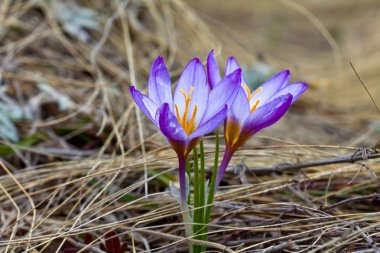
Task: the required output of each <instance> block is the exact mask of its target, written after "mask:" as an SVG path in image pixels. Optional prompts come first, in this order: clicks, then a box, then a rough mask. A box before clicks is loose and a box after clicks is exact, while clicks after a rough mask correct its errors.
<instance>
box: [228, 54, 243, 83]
mask: <svg viewBox="0 0 380 253" xmlns="http://www.w3.org/2000/svg"><path fill="white" fill-rule="evenodd" d="M237 69H241V67H240V65H239V63H238V62H237V60H236V59H235V57H230V58H228V60H227V63H226V71H225V72H224V76H227V75H229V74H231V73H232V72H234V71H235V70H237ZM241 84H246V81H245V79H244V75H243V72H241Z"/></svg>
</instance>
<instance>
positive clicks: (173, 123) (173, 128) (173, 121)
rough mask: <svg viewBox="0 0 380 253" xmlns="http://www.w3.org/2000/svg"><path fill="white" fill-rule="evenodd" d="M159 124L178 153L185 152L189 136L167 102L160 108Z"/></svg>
mask: <svg viewBox="0 0 380 253" xmlns="http://www.w3.org/2000/svg"><path fill="white" fill-rule="evenodd" d="M159 110H160V111H159V114H160V116H159V126H160V130H161V132H162V133H163V134H164V135H165V137H166V138H167V139H168V141H169V142H170V144H171V145H172V146H173V148H174V150H175V151H176V152H177V153H183V152H184V151H185V150H186V147H187V145H188V142H189V138H188V136H187V134H186V133H185V131H184V130H183V128H182V126H181V125H180V124H179V122H178V120H177V118H176V117H175V116H174V115H173V113H172V112H171V111H170V107H169V105H168V104H167V103H165V104H163V105H162V106H161V107H160V109H159Z"/></svg>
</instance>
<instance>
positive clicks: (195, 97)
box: [174, 58, 209, 122]
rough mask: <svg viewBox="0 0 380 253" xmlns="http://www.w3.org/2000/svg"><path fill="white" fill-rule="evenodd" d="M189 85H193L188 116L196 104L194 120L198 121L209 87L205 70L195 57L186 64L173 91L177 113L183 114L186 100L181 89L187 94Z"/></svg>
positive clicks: (204, 108)
mask: <svg viewBox="0 0 380 253" xmlns="http://www.w3.org/2000/svg"><path fill="white" fill-rule="evenodd" d="M191 87H194V90H193V93H192V95H191V98H192V99H191V101H190V105H189V108H188V109H189V113H188V117H189V118H190V117H191V114H192V112H193V110H194V106H195V105H197V115H196V116H197V117H196V122H199V121H200V119H201V118H202V116H203V114H204V112H205V110H206V106H207V98H208V90H209V88H208V87H207V81H206V71H205V69H204V67H203V65H202V63H201V62H200V61H199V59H197V58H195V59H193V60H191V61H190V62H189V63H188V64H187V66H186V67H185V69H184V71H183V73H182V75H181V77H180V78H179V80H178V83H177V87H176V90H175V92H174V104H176V105H177V106H178V112H179V115H183V113H184V111H185V105H186V100H185V97H184V95H183V94H182V92H181V90H182V91H183V92H185V94H186V95H189V94H190V88H191Z"/></svg>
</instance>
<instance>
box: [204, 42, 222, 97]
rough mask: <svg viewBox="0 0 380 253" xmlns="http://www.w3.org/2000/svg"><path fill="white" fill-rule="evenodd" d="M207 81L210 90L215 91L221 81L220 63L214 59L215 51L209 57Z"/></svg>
mask: <svg viewBox="0 0 380 253" xmlns="http://www.w3.org/2000/svg"><path fill="white" fill-rule="evenodd" d="M207 79H208V84H209V85H210V89H213V88H214V87H215V86H216V85H217V84H218V83H219V82H220V80H221V78H220V72H219V68H218V63H217V62H216V60H215V57H214V49H213V50H211V51H210V53H209V54H208V57H207Z"/></svg>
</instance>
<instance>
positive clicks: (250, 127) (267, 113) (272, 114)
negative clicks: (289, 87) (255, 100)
mask: <svg viewBox="0 0 380 253" xmlns="http://www.w3.org/2000/svg"><path fill="white" fill-rule="evenodd" d="M292 99H293V96H292V95H291V94H286V95H283V96H280V97H277V98H275V99H273V100H272V101H271V102H269V103H267V104H265V105H263V106H261V107H259V108H258V109H256V110H255V111H254V112H252V113H251V114H250V116H249V117H248V118H247V119H246V120H245V122H244V127H243V130H242V134H243V135H245V136H251V135H252V134H255V133H257V132H258V131H260V130H261V129H263V128H265V127H268V126H270V125H273V124H274V123H276V122H277V121H278V120H279V119H280V118H281V117H282V116H283V115H284V114H285V113H286V112H287V110H288V109H289V107H290V105H291V104H292Z"/></svg>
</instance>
